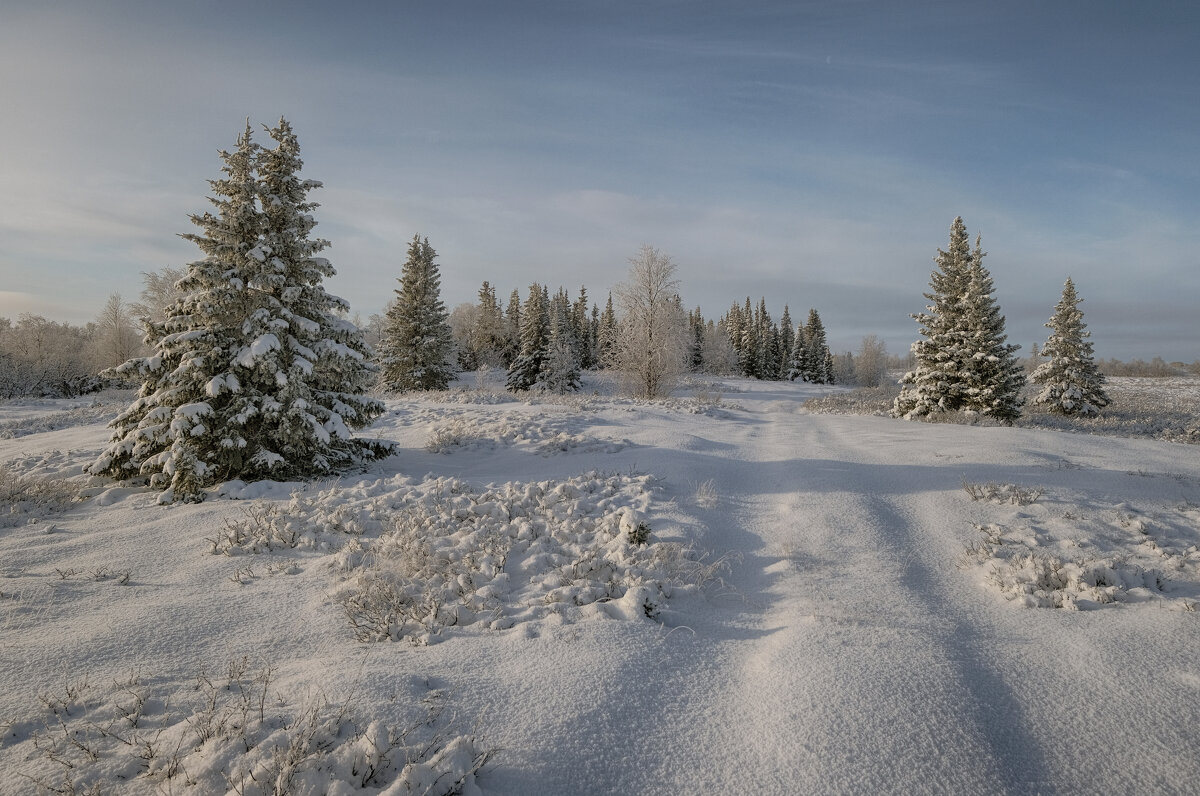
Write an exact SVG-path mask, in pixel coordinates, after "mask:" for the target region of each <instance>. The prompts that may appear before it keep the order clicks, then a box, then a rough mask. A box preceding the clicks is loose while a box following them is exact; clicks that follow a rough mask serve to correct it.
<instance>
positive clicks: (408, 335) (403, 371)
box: [379, 235, 454, 392]
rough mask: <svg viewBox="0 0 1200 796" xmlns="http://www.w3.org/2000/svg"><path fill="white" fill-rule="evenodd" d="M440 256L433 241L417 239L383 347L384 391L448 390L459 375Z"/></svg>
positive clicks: (388, 320) (386, 327) (391, 309)
mask: <svg viewBox="0 0 1200 796" xmlns="http://www.w3.org/2000/svg"><path fill="white" fill-rule="evenodd" d="M436 257H437V252H435V251H434V250H433V247H432V246H430V245H429V239H428V238H425V239H424V240H422V239H421V236H420V235H414V236H413V239H412V241H411V242H410V243H409V244H408V259H407V260H406V261H405V262H404V266H403V268H402V270H401V273H400V280H399V281H400V287H399V288H398V289H397V290H396V300H395V303H393V304H392V305H391V306H390V307H388V311H387V316H386V318H385V320H384V329H383V339H382V340H380V342H379V361H380V368H381V375H380V383H381V384H382V386H383V387H384V389H387V390H393V391H396V392H404V391H407V390H444V389H446V388H447V387H449V386H450V379H451V378H453V376H454V366H453V364H452V362H453V356H454V339H453V336H452V335H451V333H450V322H449V317H450V316H449V313H448V312H447V311H446V305H445V304H443V303H442V299H441V282H442V280H441V276H440V274H439V273H438V267H437V264H436V263H434V259H435V258H436Z"/></svg>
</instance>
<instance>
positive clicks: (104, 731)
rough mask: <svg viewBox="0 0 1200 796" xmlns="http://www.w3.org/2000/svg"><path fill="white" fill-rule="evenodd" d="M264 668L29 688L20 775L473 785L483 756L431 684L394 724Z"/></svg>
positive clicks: (292, 788) (212, 786) (262, 788)
mask: <svg viewBox="0 0 1200 796" xmlns="http://www.w3.org/2000/svg"><path fill="white" fill-rule="evenodd" d="M274 675H275V672H274V670H273V669H271V668H270V667H263V668H260V669H255V668H253V667H251V666H250V663H249V659H248V658H246V657H242V658H234V659H232V660H231V661H229V662H228V663H227V664H226V665H225V666H224V667H222V669H221V670H220V671H219V672H209V671H206V670H203V669H202V670H201V671H200V672H199V673H198V674H197V676H196V678H195V680H194V681H192V682H190V683H187V682H184V683H171V682H163V681H162V680H160V679H158V678H143V677H141V676H139V675H138V674H131V675H130V676H128V677H127V678H124V679H122V680H120V681H118V682H115V683H113V684H111V685H109V686H103V685H99V684H96V683H93V682H89V679H88V677H86V676H81V677H75V678H66V679H65V680H64V681H63V682H62V683H61V684H55V685H54V686H50V687H46V688H44V689H43V690H41V691H40V693H39V696H40V699H41V702H42V704H43V705H44V706H45V708H46V715H45V716H44V717H43V719H44V721H43V722H42V723H43V725H44V728H43V729H41V730H36V731H34V732H33V733H32V735H31V738H30V741H31V746H32V747H33V748H32V750H31V755H30V756H29V760H30V762H29V768H28V771H26V772H22V773H24V775H25V777H26V778H27V779H28V780H29V783H30V785H31V786H32V787H34V788H38V789H40V790H41V791H44V792H52V793H72V794H74V793H79V794H83V793H101V792H103V793H108V792H110V788H112V787H114V786H115V785H116V784H117V783H119V782H125V783H128V784H129V786H130V788H131V789H132V788H135V787H136V786H137V784H138V783H144V784H143V787H144V788H147V789H148V788H154V789H155V790H156V792H157V791H158V790H162V791H163V792H175V791H176V790H184V791H187V792H195V793H197V794H210V793H227V792H228V793H236V794H239V796H289V795H290V794H311V793H326V792H332V791H329V790H328V789H329V786H330V783H334V782H336V783H340V789H339V790H338V792H339V793H352V792H357V791H359V790H364V791H365V792H367V793H379V792H380V790H381V789H383V790H385V791H386V792H387V793H395V794H452V793H460V792H462V791H463V790H464V789H471V788H474V787H475V775H476V774H477V773H478V772H479V770H480V769H481V768H482V767H483V766H484V765H485V764H486V762H487V761H488V759H489V758H490V757H491V755H492V752H491V751H490V750H487V749H485V748H483V747H482V746H481V745H480V743H479V741H478V739H476V738H475V737H473V736H471V735H463V734H457V733H456V732H455V731H454V729H453V724H454V721H453V718H452V717H447V716H445V715H443V709H442V698H443V697H444V694H443V693H442V692H440V691H430V692H428V693H426V694H425V695H424V696H423V698H421V699H419V700H418V699H414V700H413V703H412V704H411V705H409V706H405V707H404V708H403V715H404V716H405V718H404V721H406V722H408V723H394V719H393V720H389V721H385V720H382V719H381V718H377V717H376V716H374V715H372V712H373V711H372V709H373V708H374V706H370V705H368V706H360V705H358V704H356V702H355V700H354V699H353V697H352V696H351V697H350V698H348V699H346V700H341V701H335V700H331V699H329V698H328V697H326V696H323V695H320V696H317V697H316V698H310V699H308V700H307V701H305V702H302V703H298V704H292V703H290V702H289V701H287V700H286V699H284V697H283V695H282V694H281V693H279V690H278V689H277V688H276V686H275V682H274ZM388 712H389V714H390V715H391V716H394V714H395V705H393V706H391V707H390V709H389V711H388ZM139 792H140V791H139ZM147 792H149V790H147Z"/></svg>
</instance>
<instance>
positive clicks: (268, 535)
mask: <svg viewBox="0 0 1200 796" xmlns="http://www.w3.org/2000/svg"><path fill="white" fill-rule="evenodd" d="M339 493H340V490H339V489H338V488H337V487H336V486H335V487H330V488H329V489H328V490H325V491H322V492H320V493H318V494H317V496H316V497H315V498H306V497H304V496H303V495H301V494H299V493H294V494H293V495H292V499H291V501H289V502H288V503H287V504H285V505H280V504H277V503H269V502H259V501H253V502H250V503H248V504H247V505H246V506H245V508H243V509H242V512H241V516H239V517H236V518H233V519H226V520H225V524H224V525H223V526H222V527H221V529H220V530H219V531H218V532H217V534H216V535H215V536H212V537H206V539H205V541H207V542H208V543H209V552H212V553H219V554H222V555H236V554H238V553H262V552H268V551H272V550H286V549H291V548H296V547H300V548H305V549H322V548H324V549H333V548H336V547H340V546H341V544H342V542H343V541H344V538H345V537H346V536H361V535H362V534H363V533H365V532H366V530H367V528H368V527H370V526H371V523H372V510H371V508H369V507H361V506H353V505H350V504H347V503H343V502H340V501H339V500H338V495H339Z"/></svg>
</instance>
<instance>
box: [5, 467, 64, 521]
mask: <svg viewBox="0 0 1200 796" xmlns="http://www.w3.org/2000/svg"><path fill="white" fill-rule="evenodd" d="M81 499H82V497H81V495H80V490H79V485H78V484H77V483H75V482H73V481H68V480H66V479H63V478H53V477H50V476H45V475H21V474H18V473H17V472H15V471H13V470H12V469H10V468H9V467H7V466H5V465H2V464H0V528H3V527H8V526H13V525H20V524H22V523H26V522H30V521H33V520H37V519H40V518H42V517H47V516H50V515H52V514H57V513H59V512H62V511H66V510H67V509H69V508H70V507H71V506H73V505H75V504H76V503H77V502H79V501H80V500H81Z"/></svg>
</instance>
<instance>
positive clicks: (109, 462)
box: [90, 120, 391, 503]
mask: <svg viewBox="0 0 1200 796" xmlns="http://www.w3.org/2000/svg"><path fill="white" fill-rule="evenodd" d="M269 132H270V135H271V137H272V138H273V139H274V140H275V141H276V144H277V146H276V147H275V148H274V149H272V150H268V151H265V152H264V151H263V150H261V149H260V148H259V147H258V146H257V145H256V144H254V143H253V142H252V140H251V133H250V127H249V124H247V126H246V130H245V132H244V133H243V134H242V135H241V136H240V137H239V138H238V146H237V150H236V151H234V152H224V151H223V152H221V159H222V160H223V161H224V166H223V167H222V171H223V172H224V173H225V175H226V176H225V177H224V178H221V179H217V180H211V181H210V183H209V184H210V185H211V187H212V191H213V194H214V195H215V196H214V197H212V198H211V199H210V201H211V202H212V204H213V205H214V207H215V208H216V212H215V214H214V213H212V212H208V213H204V214H203V215H193V216H192V222H193V223H194V224H196V225H197V226H198V227H199V228H200V230H201V231H200V233H198V234H197V233H192V234H186V235H183V236H182V237H184V238H185V239H187V240H190V241H192V242H193V243H195V244H196V245H197V246H199V247H200V250H201V251H202V252H203V253H204V255H205V257H204V258H203V259H201V260H197V261H195V262H193V263H191V264H189V265H188V270H187V274H186V275H185V276H184V277H183V279H181V280H180V281H179V283H178V289H179V291H180V293H179V298H178V299H177V300H176V301H175V302H174V303H173V304H171V305H170V306H169V307H167V309H166V310H165V312H164V317H165V320H164V321H163V322H162V323H161V324H151V325H150V327H149V328H150V331H149V332H148V334H147V338H146V342H147V344H148V345H150V346H151V347H152V349H153V353H152V354H151V355H150V356H148V357H144V358H140V359H133V360H130V361H128V362H126V363H125V364H124V365H122V366H121V367H120V368H119V369H118V372H119V373H120V374H121V375H126V376H130V377H137V378H140V379H141V381H142V387H141V389H140V390H139V392H138V397H137V399H136V400H135V401H134V402H133V404H132V405H130V406H129V408H127V409H126V410H125V411H124V412H122V413H121V414H120V415H119V416H118V417H117V418H116V419H115V420H113V422H112V424H111V426H112V428H113V429H114V431H113V437H112V442H111V443H110V444H109V446H108V447H107V448H106V449H105V450H104V451H103V452H102V453H101V455H100V456H99V458H97V459H96V461H95V462H93V464H92V465H91V467H90V471H91V472H92V473H94V474H107V475H112V476H115V477H117V478H130V477H134V476H142V477H147V478H148V479H149V482H150V485H151V486H153V487H156V488H162V489H163V490H164V491H163V493H162V494H161V495H160V496H159V502H162V503H168V502H171V501H173V500H177V499H178V500H190V501H191V500H199V499H201V498H202V496H203V495H202V490H203V489H204V488H206V487H208V486H210V485H212V484H214V483H217V482H220V481H224V480H229V479H233V478H240V479H245V480H255V479H262V478H297V477H307V476H313V475H324V474H327V473H330V472H334V471H336V470H338V469H340V468H343V467H346V466H349V465H352V464H355V463H357V462H361V461H363V460H366V459H370V458H375V457H378V456H381V455H385V454H386V453H388V452H390V450H391V448H390V446H388V445H386V444H383V443H378V442H368V441H365V440H358V439H354V438H353V437H352V436H351V434H350V429H353V428H362V427H363V426H365V425H367V424H368V423H369V422H370V421H371V420H372V419H374V418H375V417H377V416H378V415H379V414H380V413H382V411H383V405H382V404H380V403H379V402H378V401H374V400H372V399H369V398H367V397H366V396H365V395H364V390H365V388H366V386H367V384H368V382H369V381H370V378H371V375H372V373H371V368H370V366H369V365H368V364H367V361H366V347H365V345H364V344H363V342H362V338H361V335H360V333H359V332H358V330H357V329H356V328H354V326H353V325H352V324H350V323H348V322H346V321H343V320H341V319H339V318H338V317H337V315H336V314H335V313H338V312H344V311H345V310H346V309H348V307H347V305H346V303H345V302H344V301H342V300H341V299H339V298H337V297H335V296H331V295H329V294H328V293H326V292H325V289H324V287H323V286H322V280H323V279H324V278H325V277H327V276H330V275H332V274H333V273H334V271H333V267H332V266H331V265H330V264H329V262H328V260H326V259H324V258H322V257H316V256H314V255H316V253H317V252H319V251H321V250H322V249H324V248H325V247H326V246H328V243H327V242H326V241H324V240H321V239H310V238H309V237H308V235H309V233H310V232H311V231H312V228H313V226H314V225H315V221H314V220H313V219H312V216H311V215H310V211H311V210H313V209H314V208H315V207H316V204H315V203H313V202H309V201H308V199H307V193H308V191H309V190H311V189H313V188H316V187H318V186H319V183H316V182H313V181H310V180H301V179H300V178H299V177H298V176H297V172H298V171H299V169H300V167H301V165H302V164H301V161H300V157H299V145H298V144H297V142H296V138H295V135H294V134H293V133H292V130H291V127H290V126H289V125H288V124H287V122H286V121H284V120H280V123H279V126H278V127H276V128H274V129H272V130H270V131H269ZM256 170H257V178H256Z"/></svg>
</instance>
